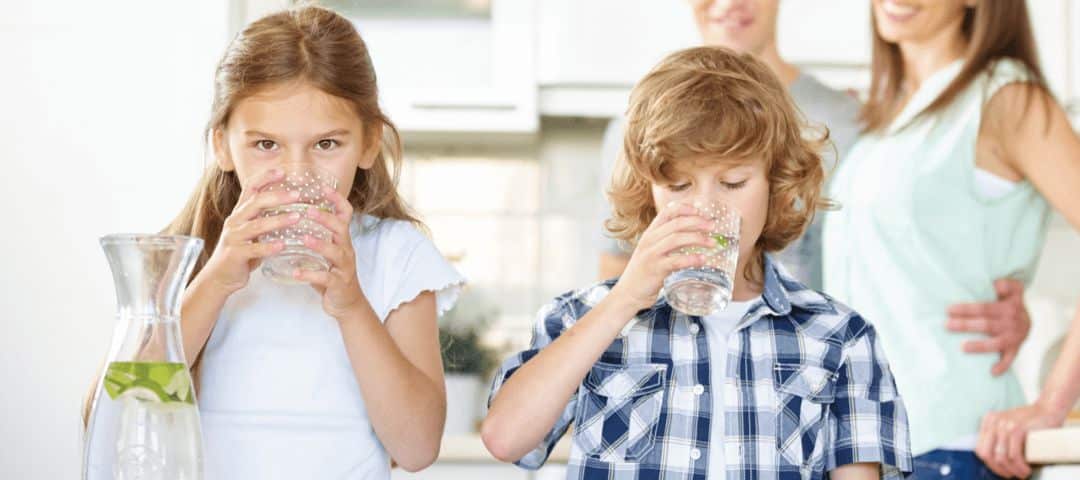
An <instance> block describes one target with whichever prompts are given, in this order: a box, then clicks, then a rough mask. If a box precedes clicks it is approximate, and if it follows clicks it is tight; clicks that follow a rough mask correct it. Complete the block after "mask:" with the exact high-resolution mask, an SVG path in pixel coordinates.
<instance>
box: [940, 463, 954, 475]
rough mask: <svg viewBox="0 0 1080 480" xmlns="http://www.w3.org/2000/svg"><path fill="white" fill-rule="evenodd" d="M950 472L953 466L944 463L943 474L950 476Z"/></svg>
mask: <svg viewBox="0 0 1080 480" xmlns="http://www.w3.org/2000/svg"><path fill="white" fill-rule="evenodd" d="M950 473H952V467H951V466H949V465H942V466H941V476H943V477H945V476H948V475H949V474H950Z"/></svg>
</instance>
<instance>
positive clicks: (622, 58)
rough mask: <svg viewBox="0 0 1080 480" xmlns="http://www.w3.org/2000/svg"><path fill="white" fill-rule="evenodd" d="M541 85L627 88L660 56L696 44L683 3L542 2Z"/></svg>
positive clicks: (637, 0)
mask: <svg viewBox="0 0 1080 480" xmlns="http://www.w3.org/2000/svg"><path fill="white" fill-rule="evenodd" d="M539 7H540V10H539V13H538V15H539V21H538V29H539V42H540V43H539V45H538V48H539V58H538V62H539V68H540V72H539V80H540V84H541V85H542V86H555V87H565V86H569V87H573V86H611V85H614V86H623V87H626V86H629V85H632V84H633V83H634V81H636V80H637V79H638V78H640V77H641V76H642V75H644V74H645V72H647V71H648V70H649V68H651V67H652V66H653V64H655V63H656V62H657V61H658V60H660V59H661V58H663V56H664V55H665V54H667V53H668V52H671V51H672V50H676V49H679V48H683V47H689V46H693V45H696V44H697V43H698V42H699V40H698V35H697V31H696V30H695V28H694V23H693V18H691V16H690V7H689V2H687V1H685V0H587V1H581V0H542V1H541V2H540V3H539Z"/></svg>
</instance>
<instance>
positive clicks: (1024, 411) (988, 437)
mask: <svg viewBox="0 0 1080 480" xmlns="http://www.w3.org/2000/svg"><path fill="white" fill-rule="evenodd" d="M1064 422H1065V415H1064V414H1062V413H1060V412H1057V411H1056V410H1055V409H1053V408H1049V407H1047V406H1045V405H1043V404H1041V403H1038V402H1037V403H1034V404H1032V405H1028V406H1026V407H1019V408H1014V409H1012V410H1006V411H1003V412H994V413H988V414H986V416H985V417H983V420H982V427H981V428H980V431H979V443H978V445H977V446H976V447H975V454H976V455H978V456H979V458H981V459H982V461H983V462H986V466H988V467H990V470H993V471H994V473H996V474H998V475H1000V476H1002V477H1005V478H1012V477H1017V478H1027V477H1028V476H1030V475H1031V465H1028V463H1027V460H1025V458H1024V443H1025V441H1026V440H1027V434H1028V432H1030V431H1032V430H1039V429H1043V428H1055V427H1059V426H1061V424H1062V423H1064Z"/></svg>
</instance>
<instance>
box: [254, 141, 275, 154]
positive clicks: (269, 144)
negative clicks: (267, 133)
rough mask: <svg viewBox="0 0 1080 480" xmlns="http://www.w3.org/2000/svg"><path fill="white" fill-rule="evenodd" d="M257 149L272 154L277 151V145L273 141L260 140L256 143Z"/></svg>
mask: <svg viewBox="0 0 1080 480" xmlns="http://www.w3.org/2000/svg"><path fill="white" fill-rule="evenodd" d="M255 148H258V149H259V150H263V151H266V152H270V151H273V150H276V149H277V143H274V141H273V140H259V141H257V142H255Z"/></svg>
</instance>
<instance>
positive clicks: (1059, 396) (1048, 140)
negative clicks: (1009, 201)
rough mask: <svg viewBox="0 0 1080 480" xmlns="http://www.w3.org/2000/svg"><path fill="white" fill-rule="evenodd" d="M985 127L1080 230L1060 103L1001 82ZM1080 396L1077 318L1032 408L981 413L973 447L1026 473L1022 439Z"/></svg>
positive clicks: (1079, 168)
mask: <svg viewBox="0 0 1080 480" xmlns="http://www.w3.org/2000/svg"><path fill="white" fill-rule="evenodd" d="M984 128H986V129H987V132H988V133H990V134H992V135H993V139H994V140H995V141H994V142H993V143H994V144H995V145H997V146H998V147H999V151H1000V152H1001V158H1002V159H1004V161H1005V162H1006V164H1007V165H1008V167H1010V168H1012V169H1015V171H1017V172H1018V173H1019V174H1020V175H1021V176H1022V177H1023V178H1025V179H1027V180H1028V181H1030V182H1031V183H1032V185H1034V186H1035V188H1036V189H1037V190H1038V191H1039V193H1041V194H1042V195H1043V196H1044V197H1046V199H1047V201H1048V202H1049V203H1050V205H1052V206H1053V207H1054V208H1055V209H1056V210H1057V211H1058V212H1059V213H1060V214H1061V215H1062V216H1063V217H1064V218H1065V219H1066V220H1067V221H1068V222H1069V223H1070V224H1072V225H1073V227H1075V228H1077V229H1080V195H1078V194H1077V191H1078V190H1080V137H1078V136H1077V134H1076V132H1075V131H1073V129H1072V125H1070V123H1069V119H1068V117H1067V116H1066V115H1065V112H1064V111H1063V110H1062V109H1061V107H1060V106H1059V105H1058V104H1057V103H1056V102H1054V101H1052V99H1051V98H1050V97H1049V95H1048V94H1047V93H1045V92H1044V91H1042V90H1041V89H1039V88H1037V87H1035V86H1033V85H1030V84H1025V83H1016V84H1011V85H1007V86H1005V87H1002V88H1001V89H1000V90H999V91H998V92H997V93H996V94H995V95H994V97H993V98H991V99H990V101H989V102H988V103H987V107H986V110H985V120H984ZM1078 395H1080V318H1077V319H1074V320H1073V325H1072V328H1071V331H1070V332H1069V337H1068V339H1067V340H1066V345H1065V350H1064V351H1063V352H1062V355H1061V356H1060V357H1059V358H1058V361H1057V362H1056V363H1055V365H1054V367H1053V371H1052V373H1051V375H1050V377H1049V378H1048V379H1047V382H1046V385H1045V386H1044V387H1043V391H1042V393H1041V394H1040V396H1039V399H1038V401H1037V402H1036V403H1035V404H1034V405H1031V406H1027V407H1022V408H1018V409H1013V410H1009V411H1006V412H1002V413H999V414H991V415H988V416H987V417H986V418H984V419H983V425H982V429H981V430H982V431H981V433H980V438H979V445H978V447H977V448H976V453H977V454H978V455H979V457H980V458H982V459H983V461H985V462H986V463H987V465H988V466H989V467H990V468H991V469H992V470H994V471H995V472H996V473H998V474H999V475H1004V476H1018V477H1026V476H1028V475H1030V474H1031V467H1030V466H1029V465H1028V464H1027V462H1025V461H1024V453H1023V445H1024V439H1025V438H1026V436H1027V432H1028V431H1029V430H1031V429H1034V428H1046V427H1053V426H1058V425H1060V424H1061V423H1062V422H1063V421H1064V419H1065V415H1066V413H1067V412H1068V410H1069V408H1070V407H1071V406H1072V405H1073V404H1074V403H1075V402H1076V399H1077V396H1078Z"/></svg>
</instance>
